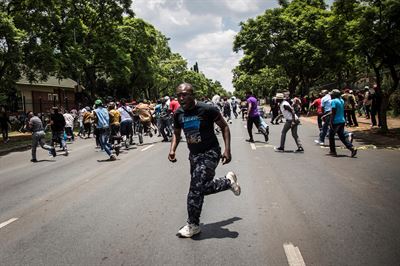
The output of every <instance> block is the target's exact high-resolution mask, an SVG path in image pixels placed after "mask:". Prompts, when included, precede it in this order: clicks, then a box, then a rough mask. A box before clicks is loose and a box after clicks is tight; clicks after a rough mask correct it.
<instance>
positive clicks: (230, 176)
mask: <svg viewBox="0 0 400 266" xmlns="http://www.w3.org/2000/svg"><path fill="white" fill-rule="evenodd" d="M226 178H227V179H229V181H231V190H232V192H233V194H235V196H239V195H240V192H241V188H240V185H239V183H238V182H237V177H236V174H235V173H234V172H228V173H227V174H226Z"/></svg>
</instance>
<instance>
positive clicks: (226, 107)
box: [222, 97, 232, 124]
mask: <svg viewBox="0 0 400 266" xmlns="http://www.w3.org/2000/svg"><path fill="white" fill-rule="evenodd" d="M222 109H223V113H224V117H225V118H226V122H228V123H230V124H232V121H231V105H230V104H229V102H228V98H227V97H224V105H223V107H222Z"/></svg>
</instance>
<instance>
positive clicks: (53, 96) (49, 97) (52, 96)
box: [47, 93, 58, 102]
mask: <svg viewBox="0 0 400 266" xmlns="http://www.w3.org/2000/svg"><path fill="white" fill-rule="evenodd" d="M47 100H49V101H56V102H57V101H58V94H52V93H49V94H47Z"/></svg>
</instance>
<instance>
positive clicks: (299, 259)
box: [283, 243, 306, 266]
mask: <svg viewBox="0 0 400 266" xmlns="http://www.w3.org/2000/svg"><path fill="white" fill-rule="evenodd" d="M283 249H284V250H285V254H286V258H287V260H288V263H289V266H306V263H305V262H304V260H303V256H301V253H300V249H299V248H298V247H296V246H294V245H293V244H292V243H285V244H283Z"/></svg>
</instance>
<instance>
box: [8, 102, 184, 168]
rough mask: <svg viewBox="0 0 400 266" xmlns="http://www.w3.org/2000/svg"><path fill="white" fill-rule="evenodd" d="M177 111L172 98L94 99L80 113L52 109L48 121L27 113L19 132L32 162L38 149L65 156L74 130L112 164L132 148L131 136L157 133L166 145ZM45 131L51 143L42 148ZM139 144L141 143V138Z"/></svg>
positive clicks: (177, 104)
mask: <svg viewBox="0 0 400 266" xmlns="http://www.w3.org/2000/svg"><path fill="white" fill-rule="evenodd" d="M179 107H180V105H179V103H178V101H177V100H176V98H172V99H170V97H168V96H165V97H163V98H161V99H159V100H158V101H157V102H156V103H151V102H149V101H146V100H140V101H138V102H131V103H128V102H127V101H126V100H125V99H121V100H120V101H108V102H103V101H102V100H101V99H97V100H96V101H95V102H94V105H93V106H92V107H90V106H86V107H84V108H81V109H80V110H76V109H72V110H70V111H66V110H64V111H63V110H60V109H59V107H53V108H52V110H51V114H50V116H49V117H48V118H43V116H41V115H39V114H37V115H35V114H34V113H33V112H31V111H29V112H28V113H27V117H26V120H25V123H24V126H23V127H22V128H21V131H22V132H26V131H29V132H31V133H32V159H31V161H32V162H37V161H38V160H37V158H36V149H37V147H38V146H39V145H40V146H41V147H42V148H44V149H46V150H48V151H49V154H50V155H51V156H56V150H55V147H56V146H57V145H59V146H60V149H61V150H62V152H63V153H64V155H65V156H68V154H69V152H68V147H67V142H71V143H72V142H74V141H75V133H74V128H77V137H79V138H83V139H88V138H92V137H93V138H94V139H95V143H96V148H99V149H101V151H104V152H105V153H106V154H107V156H108V160H110V161H115V160H116V156H118V155H119V153H120V149H121V147H122V145H123V144H124V145H125V147H126V148H127V149H128V148H129V146H130V145H134V144H135V143H134V141H133V137H134V134H140V136H141V137H142V136H143V135H148V136H150V137H153V134H157V133H158V137H162V138H163V140H162V141H163V142H168V141H170V140H171V138H172V132H173V130H172V127H173V122H172V117H173V114H174V113H175V112H176V110H177V109H178V108H179ZM8 122H9V121H8ZM49 130H50V131H51V143H50V145H46V144H45V141H44V139H45V135H46V134H45V133H46V132H47V131H49ZM139 131H140V132H139ZM4 139H8V137H7V136H6V137H5V138H4ZM139 142H141V143H142V142H143V138H140V139H139Z"/></svg>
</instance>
